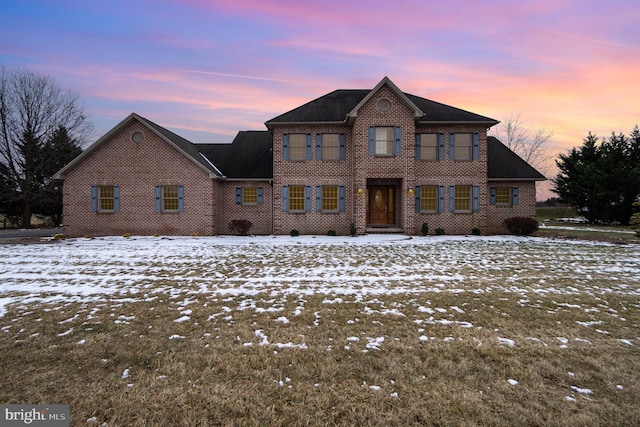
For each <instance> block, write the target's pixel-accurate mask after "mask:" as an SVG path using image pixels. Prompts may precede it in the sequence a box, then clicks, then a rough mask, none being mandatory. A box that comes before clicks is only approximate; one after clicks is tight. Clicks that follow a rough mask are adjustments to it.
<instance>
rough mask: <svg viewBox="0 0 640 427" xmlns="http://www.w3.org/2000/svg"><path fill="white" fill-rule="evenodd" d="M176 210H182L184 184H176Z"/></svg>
mask: <svg viewBox="0 0 640 427" xmlns="http://www.w3.org/2000/svg"><path fill="white" fill-rule="evenodd" d="M178 212H184V186H182V185H178Z"/></svg>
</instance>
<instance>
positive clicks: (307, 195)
mask: <svg viewBox="0 0 640 427" xmlns="http://www.w3.org/2000/svg"><path fill="white" fill-rule="evenodd" d="M304 210H305V212H311V186H310V185H307V186H306V187H304Z"/></svg>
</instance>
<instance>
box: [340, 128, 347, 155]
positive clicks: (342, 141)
mask: <svg viewBox="0 0 640 427" xmlns="http://www.w3.org/2000/svg"><path fill="white" fill-rule="evenodd" d="M339 138H340V160H344V159H346V158H347V137H346V136H345V134H344V133H341V134H340V137H339Z"/></svg>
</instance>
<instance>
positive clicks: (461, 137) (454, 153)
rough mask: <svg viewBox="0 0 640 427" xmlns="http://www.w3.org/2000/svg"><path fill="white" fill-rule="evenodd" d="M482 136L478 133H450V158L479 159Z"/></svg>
mask: <svg viewBox="0 0 640 427" xmlns="http://www.w3.org/2000/svg"><path fill="white" fill-rule="evenodd" d="M479 157H480V137H479V134H478V133H451V134H449V158H450V159H452V160H478V158H479Z"/></svg>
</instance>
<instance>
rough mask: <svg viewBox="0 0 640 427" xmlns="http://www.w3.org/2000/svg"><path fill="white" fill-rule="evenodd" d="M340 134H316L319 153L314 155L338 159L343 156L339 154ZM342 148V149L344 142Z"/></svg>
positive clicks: (326, 158)
mask: <svg viewBox="0 0 640 427" xmlns="http://www.w3.org/2000/svg"><path fill="white" fill-rule="evenodd" d="M340 136H341V135H340V134H337V133H325V134H322V135H320V134H319V135H317V136H316V138H317V139H318V141H317V144H318V145H319V146H320V153H319V155H318V156H316V157H317V158H318V159H322V160H340V159H341V158H342V157H343V156H341V155H340V154H341V153H340V151H341V144H340ZM342 148H343V149H344V144H343V145H342Z"/></svg>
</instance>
